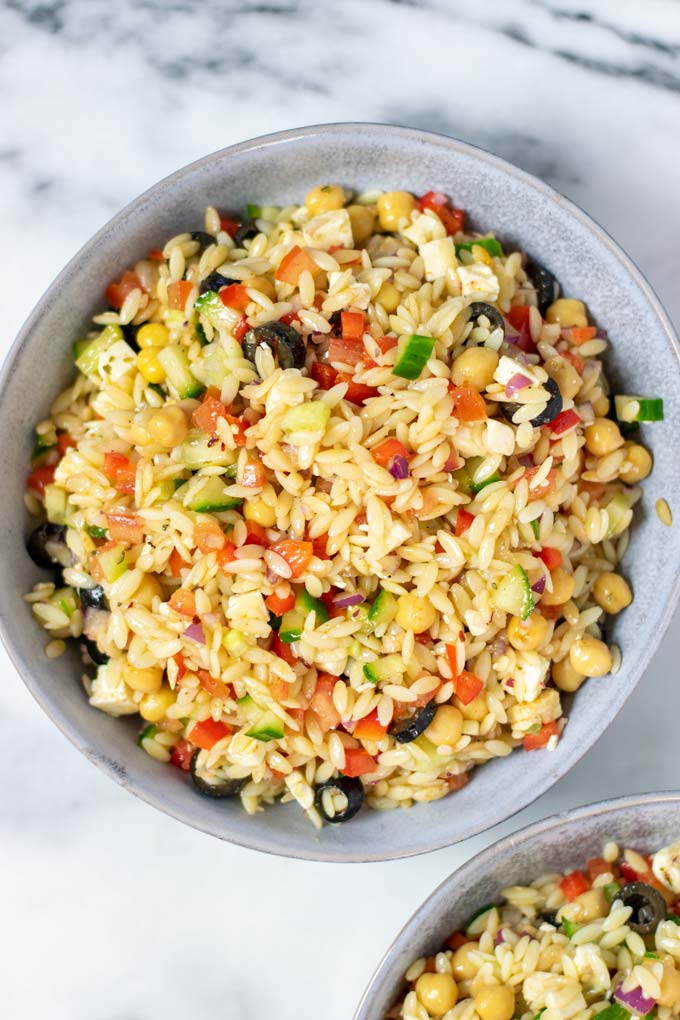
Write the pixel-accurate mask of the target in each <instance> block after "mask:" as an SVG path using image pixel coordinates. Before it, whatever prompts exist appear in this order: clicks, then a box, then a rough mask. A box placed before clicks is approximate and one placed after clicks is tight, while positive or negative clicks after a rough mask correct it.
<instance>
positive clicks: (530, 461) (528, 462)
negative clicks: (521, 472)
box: [517, 453, 534, 468]
mask: <svg viewBox="0 0 680 1020" xmlns="http://www.w3.org/2000/svg"><path fill="white" fill-rule="evenodd" d="M517 460H518V461H519V462H520V464H521V465H522V467H525V468H532V467H534V455H533V453H523V454H522V456H521V457H518V458H517Z"/></svg>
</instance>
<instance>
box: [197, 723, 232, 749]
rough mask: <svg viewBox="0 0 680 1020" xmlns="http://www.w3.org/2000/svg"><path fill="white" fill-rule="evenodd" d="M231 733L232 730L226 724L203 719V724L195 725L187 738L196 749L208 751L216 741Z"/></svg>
mask: <svg viewBox="0 0 680 1020" xmlns="http://www.w3.org/2000/svg"><path fill="white" fill-rule="evenodd" d="M231 733H233V730H232V728H231V726H227V724H226V723H223V722H221V721H218V722H215V720H214V719H204V720H203V722H197V723H196V725H195V726H194V728H193V729H192V731H191V733H190V734H189V736H190V737H191V742H192V744H196V747H200V748H202V749H203V750H204V751H209V750H210V749H211V748H212V747H214V746H215V744H216V743H217V741H218V740H222V739H223V738H224V737H228V736H230V735H231Z"/></svg>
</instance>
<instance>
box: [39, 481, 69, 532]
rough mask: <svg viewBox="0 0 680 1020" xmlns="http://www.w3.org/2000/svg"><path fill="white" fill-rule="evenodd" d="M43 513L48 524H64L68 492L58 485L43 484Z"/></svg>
mask: <svg viewBox="0 0 680 1020" xmlns="http://www.w3.org/2000/svg"><path fill="white" fill-rule="evenodd" d="M44 499H45V514H46V516H47V520H48V521H49V522H50V524H64V522H65V521H66V504H67V501H68V494H67V492H66V489H62V487H61V486H60V485H46V486H45V497H44Z"/></svg>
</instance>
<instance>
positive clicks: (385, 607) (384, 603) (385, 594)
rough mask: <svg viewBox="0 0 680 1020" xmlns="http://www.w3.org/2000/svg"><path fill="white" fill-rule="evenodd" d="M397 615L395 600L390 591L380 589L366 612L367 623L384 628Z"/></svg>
mask: <svg viewBox="0 0 680 1020" xmlns="http://www.w3.org/2000/svg"><path fill="white" fill-rule="evenodd" d="M396 615H397V600H396V598H395V596H394V595H393V594H392V592H391V591H386V589H385V588H381V589H380V591H379V592H378V594H377V595H376V597H375V599H374V600H373V604H372V605H371V608H370V609H369V611H368V619H369V622H370V623H372V624H373V626H374V627H386V626H388V625H389V624H390V623H392V620H393V619H394V618H395V616H396Z"/></svg>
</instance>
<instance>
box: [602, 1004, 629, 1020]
mask: <svg viewBox="0 0 680 1020" xmlns="http://www.w3.org/2000/svg"><path fill="white" fill-rule="evenodd" d="M630 1016H631V1014H630V1013H629V1012H628V1010H627V1009H624V1008H623V1006H619V1004H618V1002H612V1003H611V1004H610V1005H609V1006H607V1008H606V1009H602V1010H600V1012H599V1013H596V1014H595V1016H594V1017H593V1020H630Z"/></svg>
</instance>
